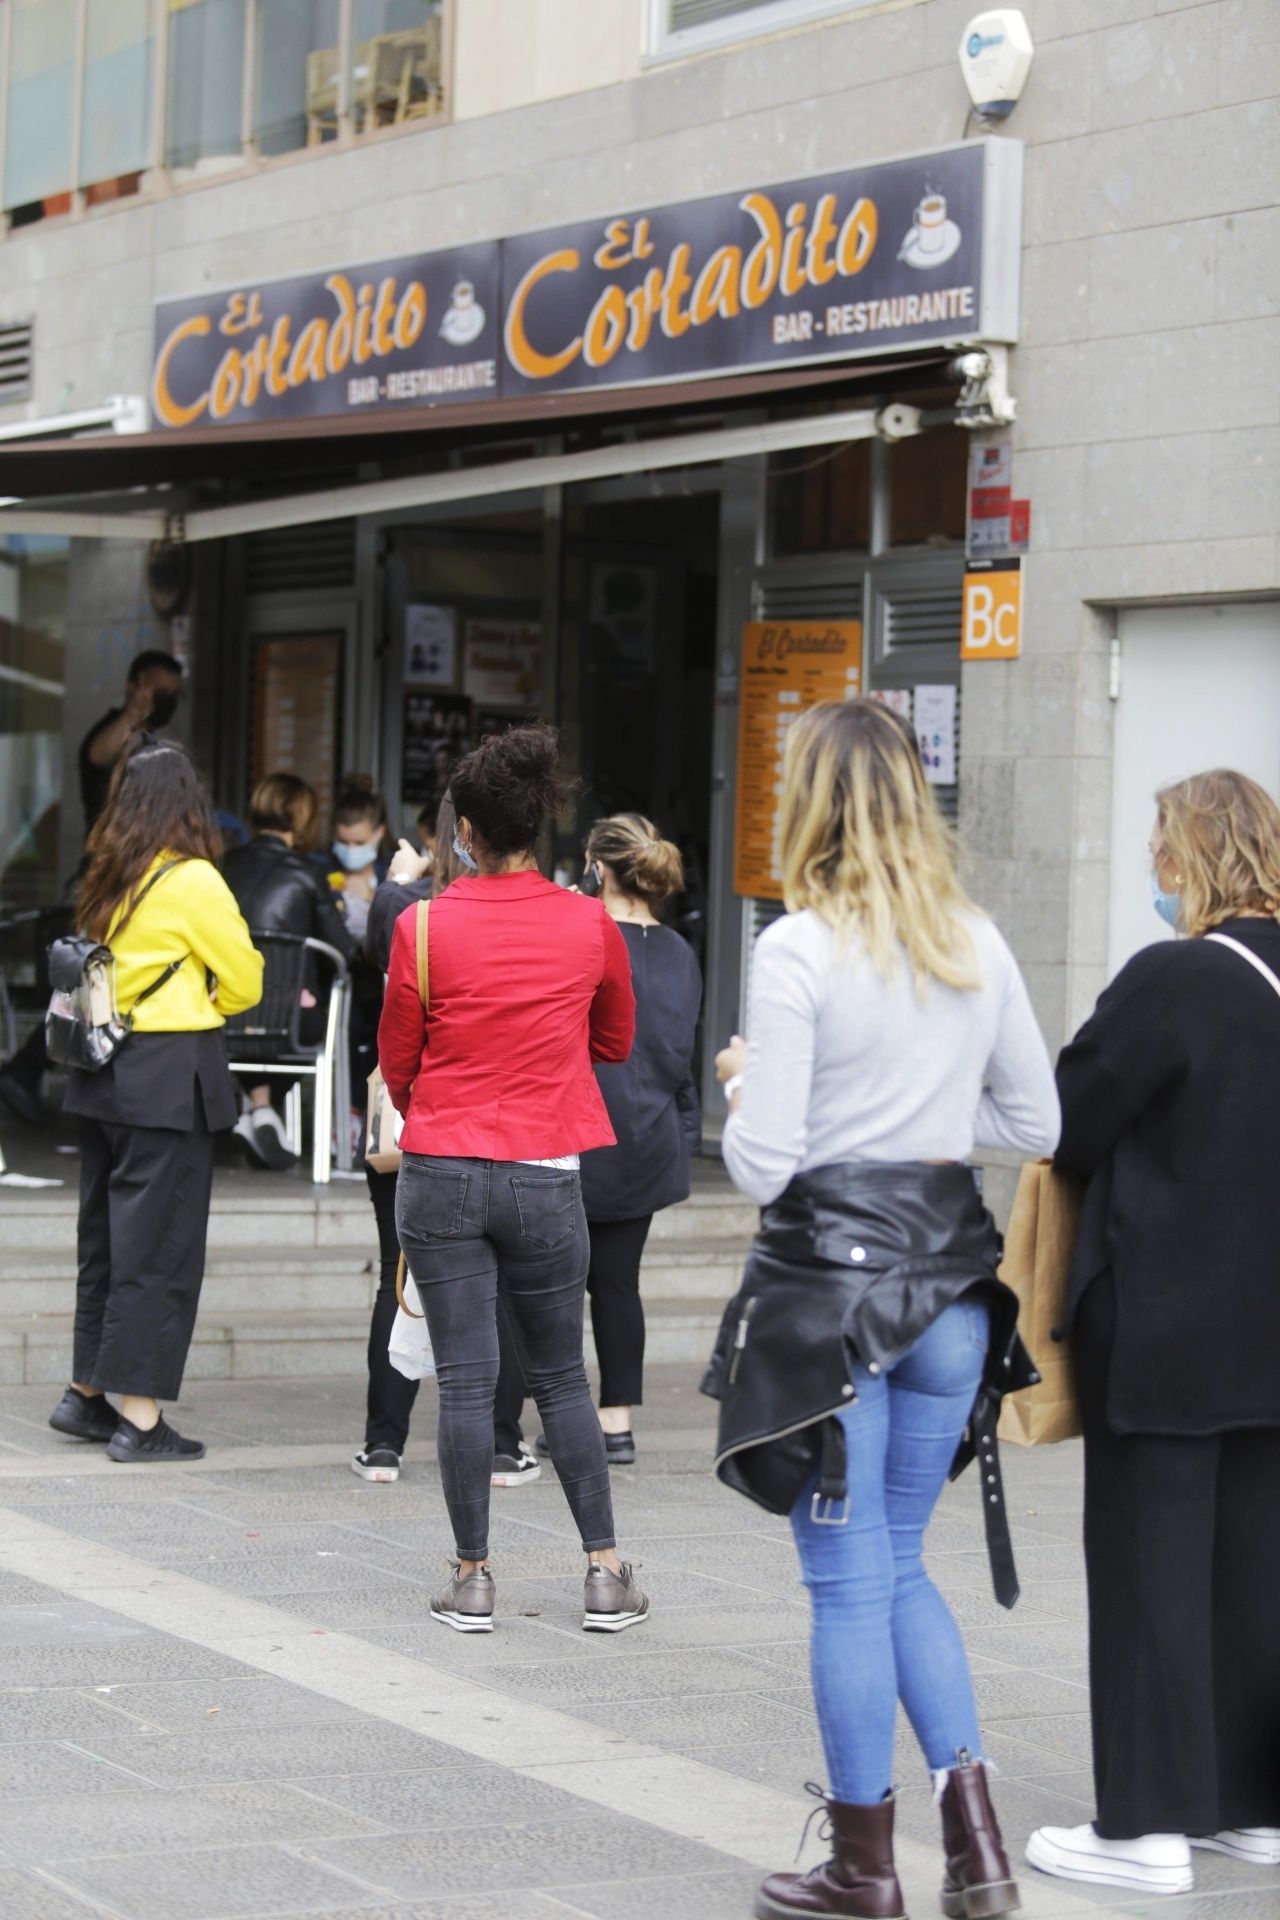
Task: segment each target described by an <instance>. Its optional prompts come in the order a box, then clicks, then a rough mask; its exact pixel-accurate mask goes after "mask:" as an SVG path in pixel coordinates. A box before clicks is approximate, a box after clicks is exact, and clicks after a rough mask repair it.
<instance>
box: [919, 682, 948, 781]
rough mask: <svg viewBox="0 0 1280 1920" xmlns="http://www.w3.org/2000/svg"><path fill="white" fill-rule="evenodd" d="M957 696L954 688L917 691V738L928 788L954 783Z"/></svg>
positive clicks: (928, 688) (920, 689)
mask: <svg viewBox="0 0 1280 1920" xmlns="http://www.w3.org/2000/svg"><path fill="white" fill-rule="evenodd" d="M956 693H957V689H956V688H955V687H917V688H916V699H915V708H916V739H917V740H918V741H919V742H920V758H921V759H922V760H923V761H924V777H925V779H926V780H927V781H928V782H929V785H930V786H931V787H954V785H955V783H956Z"/></svg>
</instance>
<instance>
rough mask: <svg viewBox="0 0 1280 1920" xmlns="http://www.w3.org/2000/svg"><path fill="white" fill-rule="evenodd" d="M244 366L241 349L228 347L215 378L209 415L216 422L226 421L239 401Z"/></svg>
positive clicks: (219, 363)
mask: <svg viewBox="0 0 1280 1920" xmlns="http://www.w3.org/2000/svg"><path fill="white" fill-rule="evenodd" d="M243 366H244V362H243V360H242V359H241V356H240V349H239V347H228V348H227V350H226V352H225V353H224V354H223V356H222V358H221V360H219V362H218V371H217V372H216V373H215V374H214V376H213V387H212V389H211V396H212V397H211V398H210V401H209V413H210V415H211V417H212V418H213V419H214V420H225V419H226V417H227V415H228V414H229V413H230V411H231V409H232V407H234V406H235V404H236V401H237V400H238V399H239V397H240V374H241V371H242V369H243Z"/></svg>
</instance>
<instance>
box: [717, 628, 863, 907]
mask: <svg viewBox="0 0 1280 1920" xmlns="http://www.w3.org/2000/svg"><path fill="white" fill-rule="evenodd" d="M861 692H862V622H861V621H860V620H752V621H749V622H748V624H747V625H746V626H745V627H744V628H743V630H742V682H741V688H740V692H739V696H738V799H737V818H736V821H735V831H734V865H733V886H734V892H735V893H740V894H744V895H746V896H748V897H749V898H751V899H756V900H781V898H782V859H781V849H780V847H779V844H778V828H779V803H780V801H781V798H782V755H783V750H784V749H785V747H786V744H787V733H788V731H789V729H790V728H791V727H792V726H794V724H795V722H796V721H797V719H798V718H799V717H800V715H801V714H802V713H803V712H804V711H805V709H806V707H812V706H816V705H817V703H818V701H819V700H853V699H856V698H857V696H858V695H859V694H860V693H861Z"/></svg>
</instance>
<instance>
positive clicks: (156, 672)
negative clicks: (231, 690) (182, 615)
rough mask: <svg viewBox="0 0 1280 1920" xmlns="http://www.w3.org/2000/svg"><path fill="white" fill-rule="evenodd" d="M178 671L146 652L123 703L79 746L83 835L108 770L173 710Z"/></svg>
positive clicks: (167, 656) (170, 661)
mask: <svg viewBox="0 0 1280 1920" xmlns="http://www.w3.org/2000/svg"><path fill="white" fill-rule="evenodd" d="M181 692H182V667H181V664H180V663H179V662H178V661H177V660H175V659H174V657H173V655H172V654H171V653H161V652H159V651H158V650H157V649H155V648H149V649H148V650H147V652H146V653H140V654H139V655H138V656H137V658H136V659H135V660H134V661H132V662H131V664H130V667H129V677H128V679H127V680H126V681H125V689H124V705H123V706H121V707H112V708H111V710H110V712H108V713H104V714H103V716H102V718H101V720H99V721H97V722H96V723H95V725H93V726H92V727H90V729H89V731H88V733H86V735H85V737H84V739H83V740H82V741H81V742H80V800H81V804H82V805H83V807H84V830H85V835H86V837H87V836H88V834H89V832H90V831H91V829H92V827H93V825H94V822H95V821H96V820H97V818H98V815H99V814H100V813H101V812H102V809H103V807H104V806H105V805H106V801H107V788H108V786H109V785H110V783H111V771H112V768H113V767H114V766H115V764H116V761H117V760H118V759H119V758H120V755H121V754H122V753H123V752H124V750H125V748H126V747H127V746H128V744H129V742H130V740H132V738H133V736H134V734H135V733H143V732H147V733H158V732H159V730H160V729H161V728H162V727H167V726H168V724H169V722H170V721H171V720H172V719H173V716H174V714H175V713H176V712H177V710H178V696H179V695H180V694H181Z"/></svg>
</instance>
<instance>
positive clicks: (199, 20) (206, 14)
mask: <svg viewBox="0 0 1280 1920" xmlns="http://www.w3.org/2000/svg"><path fill="white" fill-rule="evenodd" d="M166 4H167V5H168V8H169V60H168V73H167V76H166V87H165V94H166V114H165V118H166V128H167V131H166V135H165V160H166V162H167V164H168V165H169V166H171V167H173V168H175V169H176V170H177V171H178V172H180V173H208V172H216V171H218V170H219V169H225V168H226V167H227V166H228V165H229V164H230V163H232V162H235V161H238V160H239V159H240V154H241V147H242V143H243V138H244V134H243V125H242V122H243V95H244V40H245V12H246V0H166Z"/></svg>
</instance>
